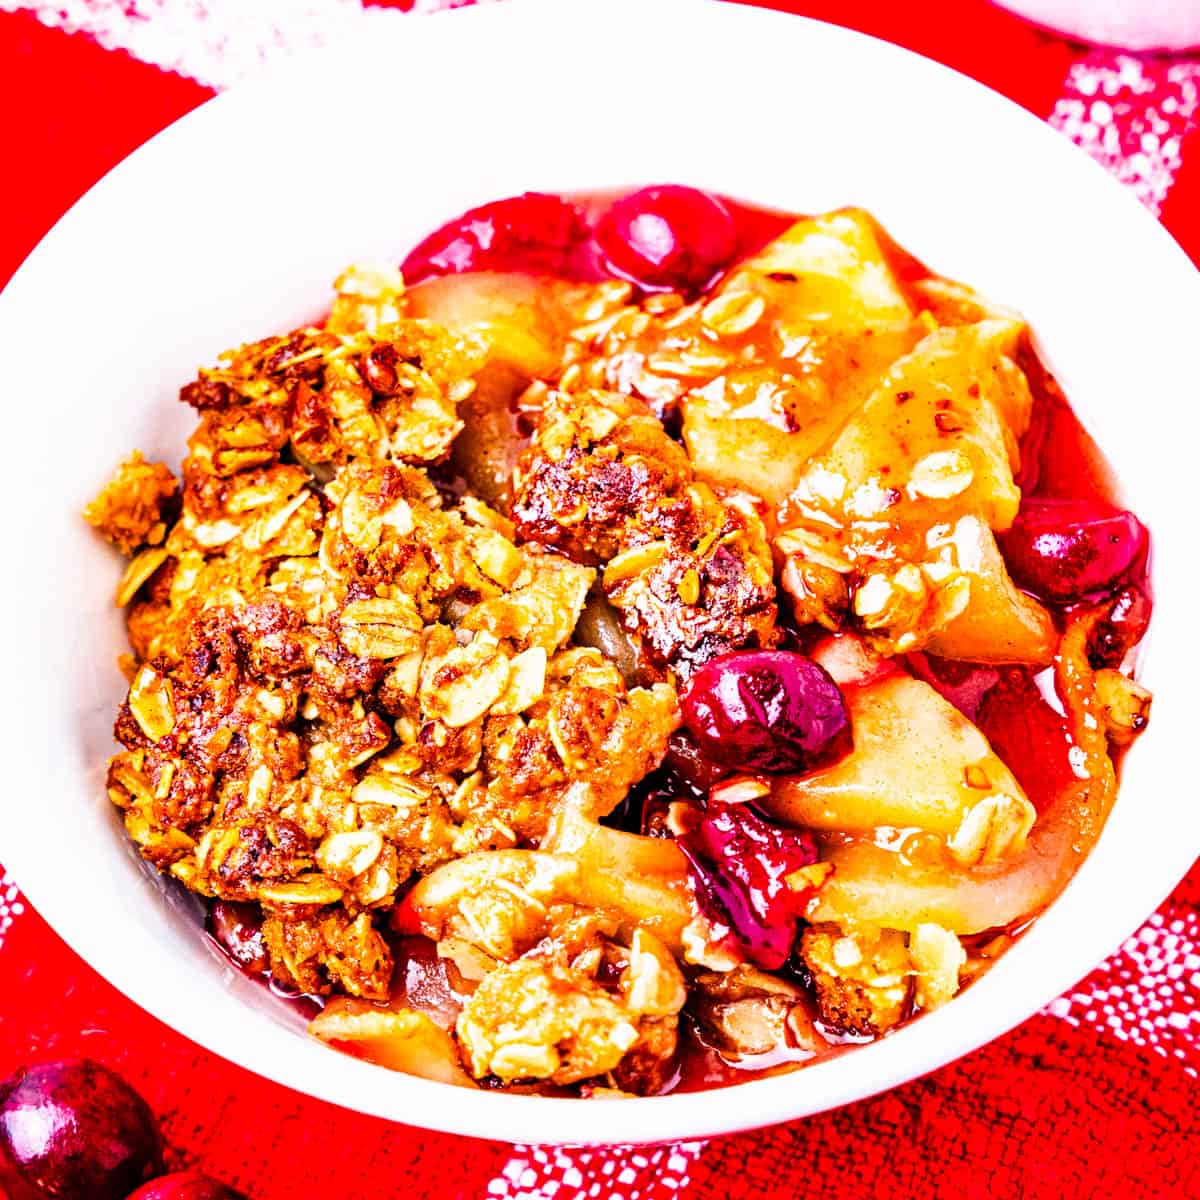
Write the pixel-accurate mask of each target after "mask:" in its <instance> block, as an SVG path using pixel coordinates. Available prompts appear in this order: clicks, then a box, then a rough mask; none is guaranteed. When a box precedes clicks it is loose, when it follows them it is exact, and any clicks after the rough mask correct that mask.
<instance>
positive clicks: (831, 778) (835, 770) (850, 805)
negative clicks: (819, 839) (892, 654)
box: [764, 674, 1035, 862]
mask: <svg viewBox="0 0 1200 1200" xmlns="http://www.w3.org/2000/svg"><path fill="white" fill-rule="evenodd" d="M844 694H845V697H846V705H847V707H848V709H849V710H850V728H851V731H852V732H853V735H854V749H853V750H852V751H851V752H850V754H848V755H847V756H846V757H845V758H843V759H842V760H841V761H839V762H837V763H835V764H834V765H833V766H830V767H826V768H824V769H823V770H819V771H814V772H812V773H811V774H808V775H802V776H795V777H791V778H780V779H778V780H777V781H776V782H775V784H774V787H773V788H772V791H771V795H770V798H769V800H766V801H764V803H765V804H767V805H768V807H769V808H770V810H771V812H772V813H774V815H775V816H777V817H779V818H780V819H782V820H785V821H788V822H790V823H791V824H795V825H804V826H807V827H809V828H812V829H828V830H838V831H841V832H846V833H870V832H871V831H873V830H875V829H878V828H880V827H883V826H890V827H892V828H897V829H912V828H916V829H921V830H925V831H926V832H929V833H934V834H938V835H940V836H941V837H942V838H944V839H945V841H946V843H947V845H948V847H949V849H950V852H951V854H952V855H953V856H954V857H955V858H957V859H959V860H960V861H966V862H982V861H989V860H992V859H996V858H1000V857H1002V856H1003V855H1005V854H1006V853H1009V852H1011V851H1012V850H1013V849H1015V848H1019V846H1021V845H1023V844H1024V840H1025V837H1026V835H1027V834H1028V832H1029V828H1030V826H1031V825H1032V824H1033V819H1034V816H1035V812H1034V808H1033V805H1031V804H1030V803H1029V800H1028V799H1027V798H1026V796H1025V793H1024V791H1023V790H1022V789H1021V785H1020V784H1019V783H1018V782H1017V781H1016V779H1015V778H1014V777H1013V774H1012V772H1011V771H1010V770H1009V769H1008V768H1007V767H1006V766H1005V765H1004V763H1003V762H1001V761H1000V759H999V758H998V757H997V756H996V754H995V753H993V751H992V748H991V747H990V746H989V745H988V742H987V739H986V738H985V737H984V736H983V734H982V733H980V732H979V730H978V729H976V728H975V726H974V725H973V724H971V722H970V721H968V720H967V718H966V717H964V716H963V715H962V713H960V712H959V711H958V709H956V708H955V707H954V706H953V705H952V704H950V703H949V702H948V701H947V700H945V699H943V697H942V696H940V695H939V694H938V693H937V692H936V691H935V690H934V689H933V688H932V687H931V686H930V685H929V684H927V683H925V682H924V681H922V680H919V679H913V678H912V677H911V676H908V675H903V674H895V675H889V676H886V677H884V678H880V679H877V680H876V681H875V682H872V683H868V684H865V685H864V686H862V687H848V688H846V689H845V693H844Z"/></svg>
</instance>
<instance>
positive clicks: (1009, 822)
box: [946, 784, 1037, 866]
mask: <svg viewBox="0 0 1200 1200" xmlns="http://www.w3.org/2000/svg"><path fill="white" fill-rule="evenodd" d="M969 786H976V785H974V784H969ZM1036 820H1037V809H1035V808H1034V807H1033V805H1032V804H1031V803H1030V802H1029V801H1028V800H1027V799H1026V798H1025V797H1024V796H1010V795H1008V794H1007V793H1006V792H992V793H991V794H990V795H987V796H984V797H983V798H982V799H980V800H977V801H976V802H975V803H974V804H973V805H971V807H970V808H969V809H967V811H966V812H965V813H964V814H963V817H962V821H961V822H960V823H959V826H958V828H957V829H956V830H955V831H954V833H953V835H952V836H951V837H950V838H949V840H948V841H947V843H946V845H947V846H948V847H949V850H950V853H951V854H952V855H953V856H954V858H955V860H956V861H957V862H960V863H962V864H963V865H964V866H974V865H976V864H978V863H990V862H996V861H998V860H999V859H1001V858H1003V857H1004V856H1005V855H1008V854H1016V853H1018V852H1019V851H1021V850H1022V849H1023V848H1024V846H1025V841H1026V838H1027V837H1028V836H1029V831H1030V830H1031V829H1032V828H1033V823H1034V821H1036Z"/></svg>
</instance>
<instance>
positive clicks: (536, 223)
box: [400, 192, 590, 284]
mask: <svg viewBox="0 0 1200 1200" xmlns="http://www.w3.org/2000/svg"><path fill="white" fill-rule="evenodd" d="M589 236H590V230H589V229H588V226H587V222H586V221H585V220H584V216H583V212H582V210H581V209H580V208H579V207H578V206H577V205H574V204H572V203H571V202H570V201H569V200H564V199H563V198H562V197H561V196H550V195H546V194H544V193H542V192H526V193H525V194H524V195H522V196H513V197H511V198H510V199H508V200H494V201H492V202H491V203H490V204H482V205H480V206H479V207H478V208H472V209H470V210H469V211H468V212H465V213H463V215H462V216H461V217H458V218H457V219H455V220H453V221H449V222H447V223H446V224H445V225H443V226H442V227H441V228H440V229H438V230H436V231H435V232H434V233H431V234H430V235H429V236H428V237H427V238H425V240H424V241H422V242H421V243H420V245H418V246H417V247H416V248H415V249H413V250H412V251H410V252H409V254H408V257H407V258H405V260H404V262H403V263H401V264H400V270H401V273H402V274H403V275H404V278H405V280H406V281H407V282H408V283H410V284H411V283H416V282H418V281H419V280H421V279H426V278H428V277H430V276H433V275H457V274H459V273H460V272H463V271H528V272H532V273H538V272H545V273H548V274H568V273H569V271H568V265H569V263H570V260H571V258H572V256H573V255H575V253H576V252H577V251H578V250H579V248H580V246H581V245H582V244H583V243H585V242H586V241H587V240H588V237H589Z"/></svg>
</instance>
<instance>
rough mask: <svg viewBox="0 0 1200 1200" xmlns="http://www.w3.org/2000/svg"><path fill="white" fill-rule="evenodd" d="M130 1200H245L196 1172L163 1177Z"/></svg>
mask: <svg viewBox="0 0 1200 1200" xmlns="http://www.w3.org/2000/svg"><path fill="white" fill-rule="evenodd" d="M129 1200H245V1197H244V1196H243V1195H242V1193H241V1192H235V1191H234V1190H233V1188H231V1187H226V1186H225V1184H223V1183H219V1182H218V1181H217V1180H215V1179H209V1177H208V1176H207V1175H198V1174H196V1172H195V1171H178V1172H176V1173H175V1174H173V1175H162V1176H160V1177H159V1178H158V1179H152V1180H151V1181H150V1182H149V1183H147V1184H144V1185H143V1186H142V1187H140V1188H138V1190H137V1191H136V1192H134V1193H133V1195H132V1196H130V1197H129Z"/></svg>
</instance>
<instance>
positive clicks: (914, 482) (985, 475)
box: [796, 321, 1032, 538]
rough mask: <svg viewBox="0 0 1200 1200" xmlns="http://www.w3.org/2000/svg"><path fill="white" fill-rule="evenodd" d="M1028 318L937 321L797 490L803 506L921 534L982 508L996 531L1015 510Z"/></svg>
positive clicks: (1026, 398) (1024, 418)
mask: <svg viewBox="0 0 1200 1200" xmlns="http://www.w3.org/2000/svg"><path fill="white" fill-rule="evenodd" d="M1021 331H1022V326H1021V325H1019V324H1018V323H1016V322H1005V321H983V322H980V323H979V324H977V325H968V326H958V327H954V328H947V329H938V330H935V331H934V332H933V333H931V334H930V335H929V336H928V337H926V338H925V339H923V340H922V341H921V343H920V344H919V345H918V346H917V347H916V349H915V350H914V351H913V352H912V353H911V354H909V355H907V356H905V357H904V358H902V359H901V360H900V361H899V362H897V363H896V364H895V365H894V366H893V367H892V369H891V370H890V371H889V372H888V373H887V375H886V376H885V377H884V378H883V380H882V381H881V382H880V384H879V386H878V387H877V388H876V389H875V391H874V392H873V393H872V394H871V397H870V399H869V400H868V401H867V402H866V404H865V406H864V407H863V409H862V411H861V412H860V413H859V414H858V415H857V416H856V417H855V418H853V420H851V422H850V423H849V424H848V425H847V426H846V427H845V429H843V430H842V432H841V433H840V434H839V435H838V437H837V438H836V439H835V441H834V442H833V444H832V445H831V446H830V448H829V450H828V451H827V452H826V453H824V454H822V455H821V456H820V457H819V458H816V459H814V460H813V461H812V462H811V463H810V464H809V467H808V469H807V470H806V471H805V473H804V476H803V477H802V479H801V481H800V484H799V487H798V488H797V493H796V501H797V503H798V504H800V505H805V504H807V505H814V506H816V507H818V508H820V509H823V510H825V511H830V510H833V511H834V512H840V513H842V514H844V515H845V517H846V518H847V519H848V520H849V521H850V522H851V523H852V522H854V521H856V520H858V521H865V522H868V523H869V524H870V525H871V526H872V529H871V531H870V533H869V537H870V538H874V537H875V532H874V528H873V527H874V524H875V522H877V521H878V520H879V519H880V518H881V517H883V516H884V515H885V514H886V519H887V521H888V523H889V524H890V525H892V526H893V527H899V528H901V530H902V531H903V530H908V531H909V532H913V531H915V530H923V529H925V528H928V527H929V526H930V525H932V524H934V523H936V522H939V521H945V520H947V519H953V518H954V517H957V516H961V515H963V514H965V513H978V514H980V515H981V516H982V517H983V519H984V520H985V521H986V522H987V523H988V525H989V526H990V527H991V528H993V529H1007V528H1008V527H1009V526H1010V525H1011V524H1012V522H1013V518H1014V517H1015V516H1016V514H1017V507H1018V505H1019V504H1020V501H1021V493H1020V489H1019V488H1018V487H1017V486H1016V484H1015V483H1014V482H1013V470H1014V468H1015V467H1016V465H1017V464H1018V462H1019V458H1018V441H1019V439H1020V437H1021V435H1022V434H1023V433H1024V432H1025V429H1026V428H1027V427H1028V424H1029V413H1030V408H1031V405H1032V398H1031V396H1030V392H1029V386H1028V383H1027V382H1026V380H1025V376H1024V374H1023V373H1022V372H1021V370H1020V369H1019V368H1018V367H1017V366H1016V364H1015V363H1014V362H1013V361H1012V359H1011V357H1010V354H1011V353H1012V352H1013V351H1014V350H1015V348H1016V344H1017V340H1018V338H1019V337H1020V334H1021Z"/></svg>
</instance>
